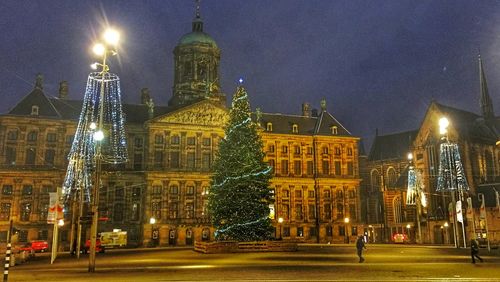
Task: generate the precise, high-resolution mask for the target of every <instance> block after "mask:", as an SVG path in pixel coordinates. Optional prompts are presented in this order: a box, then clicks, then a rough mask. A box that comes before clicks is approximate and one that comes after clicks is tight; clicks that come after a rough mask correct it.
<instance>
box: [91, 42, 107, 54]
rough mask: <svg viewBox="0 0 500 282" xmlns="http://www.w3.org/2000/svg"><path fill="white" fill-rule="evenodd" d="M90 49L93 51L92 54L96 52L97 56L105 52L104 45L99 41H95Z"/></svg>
mask: <svg viewBox="0 0 500 282" xmlns="http://www.w3.org/2000/svg"><path fill="white" fill-rule="evenodd" d="M92 51H93V52H94V54H96V55H97V56H102V55H104V53H105V52H106V47H104V45H103V44H101V43H97V44H96V45H94V47H93V48H92Z"/></svg>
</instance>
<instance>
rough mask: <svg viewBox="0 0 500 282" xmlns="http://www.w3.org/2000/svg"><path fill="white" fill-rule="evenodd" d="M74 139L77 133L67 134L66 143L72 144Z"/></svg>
mask: <svg viewBox="0 0 500 282" xmlns="http://www.w3.org/2000/svg"><path fill="white" fill-rule="evenodd" d="M73 139H75V135H66V145H72V144H73Z"/></svg>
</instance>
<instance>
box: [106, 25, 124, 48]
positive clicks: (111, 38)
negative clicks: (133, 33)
mask: <svg viewBox="0 0 500 282" xmlns="http://www.w3.org/2000/svg"><path fill="white" fill-rule="evenodd" d="M103 38H104V41H106V43H108V44H109V45H112V46H115V45H116V44H118V41H120V33H119V32H118V31H116V30H115V29H112V28H110V29H107V30H106V31H105V32H104V35H103Z"/></svg>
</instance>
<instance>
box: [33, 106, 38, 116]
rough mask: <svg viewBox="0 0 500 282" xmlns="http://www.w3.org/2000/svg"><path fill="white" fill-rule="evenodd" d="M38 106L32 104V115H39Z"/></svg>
mask: <svg viewBox="0 0 500 282" xmlns="http://www.w3.org/2000/svg"><path fill="white" fill-rule="evenodd" d="M38 110H39V108H38V106H31V115H32V116H37V115H38Z"/></svg>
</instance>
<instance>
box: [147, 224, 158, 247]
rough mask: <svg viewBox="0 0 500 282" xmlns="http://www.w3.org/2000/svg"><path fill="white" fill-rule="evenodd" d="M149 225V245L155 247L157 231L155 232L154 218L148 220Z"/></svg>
mask: <svg viewBox="0 0 500 282" xmlns="http://www.w3.org/2000/svg"><path fill="white" fill-rule="evenodd" d="M149 224H151V243H152V244H151V245H152V246H157V244H156V243H157V241H158V231H157V230H156V226H155V224H156V218H154V217H151V218H150V219H149Z"/></svg>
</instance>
